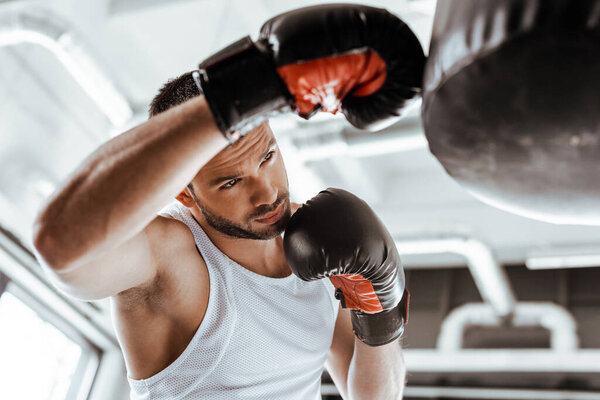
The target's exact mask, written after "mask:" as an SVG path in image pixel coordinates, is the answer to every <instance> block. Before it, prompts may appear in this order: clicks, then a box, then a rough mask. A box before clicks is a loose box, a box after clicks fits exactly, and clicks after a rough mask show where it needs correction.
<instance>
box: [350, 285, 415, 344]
mask: <svg viewBox="0 0 600 400" xmlns="http://www.w3.org/2000/svg"><path fill="white" fill-rule="evenodd" d="M409 297H410V294H409V293H408V290H406V289H405V290H404V295H403V296H402V300H400V303H398V305H397V306H396V307H394V308H392V309H391V310H386V311H382V312H379V313H376V314H367V313H364V312H362V311H360V310H352V311H351V313H350V314H351V317H352V328H353V330H354V334H355V335H356V337H357V338H358V339H359V340H360V341H361V342H363V343H365V344H367V345H369V346H382V345H384V344H388V343H390V342H393V341H394V340H396V339H398V338H399V337H400V336H402V334H403V333H404V324H405V323H406V322H407V321H408V300H409Z"/></svg>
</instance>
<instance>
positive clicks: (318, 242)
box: [283, 189, 409, 346]
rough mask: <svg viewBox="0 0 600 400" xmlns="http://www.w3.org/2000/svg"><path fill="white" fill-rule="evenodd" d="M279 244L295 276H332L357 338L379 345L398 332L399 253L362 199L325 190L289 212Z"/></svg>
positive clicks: (401, 320) (403, 308)
mask: <svg viewBox="0 0 600 400" xmlns="http://www.w3.org/2000/svg"><path fill="white" fill-rule="evenodd" d="M283 245H284V251H285V256H286V259H287V262H288V264H289V265H290V268H291V269H292V271H293V272H294V274H296V275H297V276H298V277H299V278H300V279H303V280H306V281H309V280H314V279H322V278H325V277H328V278H329V279H330V280H331V282H332V283H333V285H334V286H335V288H336V297H337V298H338V299H339V300H340V301H341V303H342V307H344V308H348V309H351V318H352V326H353V329H354V333H355V335H356V336H357V337H358V338H359V339H360V340H361V341H362V342H364V343H366V344H368V345H370V346H379V345H383V344H387V343H390V342H392V341H393V340H396V339H398V338H399V337H400V336H401V335H402V333H403V330H404V324H405V323H406V322H407V320H408V300H409V294H408V291H407V290H406V288H405V285H404V272H403V269H402V264H401V262H400V256H399V255H398V251H397V250H396V246H395V244H394V241H393V239H392V237H391V236H390V234H389V233H388V231H387V230H386V228H385V227H384V225H383V223H382V222H381V221H380V220H379V218H378V217H377V215H375V213H374V212H373V210H371V208H370V207H369V206H368V205H367V203H365V202H364V201H362V200H361V199H359V198H358V197H356V196H354V195H353V194H351V193H349V192H347V191H344V190H341V189H327V190H324V191H322V192H320V193H319V194H318V195H317V196H315V197H314V198H312V199H311V200H309V201H307V202H306V204H304V205H302V207H300V208H299V209H298V210H297V211H296V213H295V214H294V215H293V216H292V217H291V219H290V221H289V223H288V224H287V226H286V230H285V235H284V240H283Z"/></svg>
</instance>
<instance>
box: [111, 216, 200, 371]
mask: <svg viewBox="0 0 600 400" xmlns="http://www.w3.org/2000/svg"><path fill="white" fill-rule="evenodd" d="M151 225H152V226H148V227H147V232H146V233H147V235H148V237H149V242H150V247H151V248H152V252H153V253H154V257H155V259H156V260H157V273H156V274H155V276H154V278H153V279H152V280H151V281H149V282H146V283H144V284H143V285H140V286H137V287H133V288H130V289H127V290H125V291H123V292H121V293H119V294H118V295H116V296H114V297H113V298H112V299H111V300H112V303H113V319H114V323H115V330H116V332H117V336H118V337H119V342H120V344H121V348H122V350H123V355H124V357H125V361H126V364H127V369H128V373H129V374H130V376H132V377H133V378H135V379H145V378H148V377H150V376H152V375H154V374H155V373H157V372H159V371H161V370H162V369H164V368H165V367H166V366H168V365H169V364H170V363H172V362H173V361H174V360H175V359H176V358H177V357H178V356H179V355H180V354H181V353H182V352H183V351H184V350H185V348H186V347H187V345H188V344H189V341H190V340H191V338H192V337H193V336H194V334H195V332H196V330H197V329H198V327H199V326H200V323H201V322H202V319H203V318H204V314H205V313H206V309H207V307H208V298H209V293H210V279H209V275H208V270H207V268H206V263H205V262H204V260H203V258H202V256H201V254H200V252H199V251H198V250H197V248H196V243H195V240H194V237H193V235H192V233H191V231H190V230H189V228H188V227H187V226H186V225H185V224H183V223H182V222H180V221H177V220H174V219H170V218H165V217H159V218H157V219H155V220H154V221H153V222H152V224H151ZM148 349H152V351H148Z"/></svg>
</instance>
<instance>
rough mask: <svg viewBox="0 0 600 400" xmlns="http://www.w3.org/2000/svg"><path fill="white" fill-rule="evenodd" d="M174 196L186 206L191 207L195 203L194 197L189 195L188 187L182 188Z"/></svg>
mask: <svg viewBox="0 0 600 400" xmlns="http://www.w3.org/2000/svg"><path fill="white" fill-rule="evenodd" d="M175 198H176V199H177V201H179V202H180V203H181V204H183V205H184V206H186V207H187V208H192V207H193V206H194V205H195V204H196V203H195V202H194V198H193V197H192V196H190V193H189V189H188V188H185V189H183V190H182V191H181V193H179V194H178V195H177V197H175Z"/></svg>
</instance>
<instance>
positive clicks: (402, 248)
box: [396, 237, 516, 317]
mask: <svg viewBox="0 0 600 400" xmlns="http://www.w3.org/2000/svg"><path fill="white" fill-rule="evenodd" d="M396 247H397V248H398V252H399V253H400V255H402V254H440V253H454V254H458V255H461V256H463V257H464V258H465V259H466V261H467V265H468V267H469V270H470V271H471V275H473V280H474V281H475V285H477V288H478V289H479V293H480V294H481V297H482V298H483V300H484V301H485V302H487V303H488V304H490V306H492V307H493V309H494V311H495V312H496V314H497V315H498V316H500V317H505V316H508V315H509V314H510V313H511V312H512V311H513V309H514V307H515V303H516V300H515V296H514V294H513V292H512V289H511V288H510V284H509V282H508V278H507V277H506V272H505V271H504V269H503V268H502V266H501V265H500V264H499V263H498V261H497V260H496V258H495V257H494V255H493V254H492V251H491V249H490V248H489V247H488V246H486V245H485V244H483V243H482V242H480V241H479V240H476V239H473V238H468V237H448V238H439V239H419V240H398V241H396Z"/></svg>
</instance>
